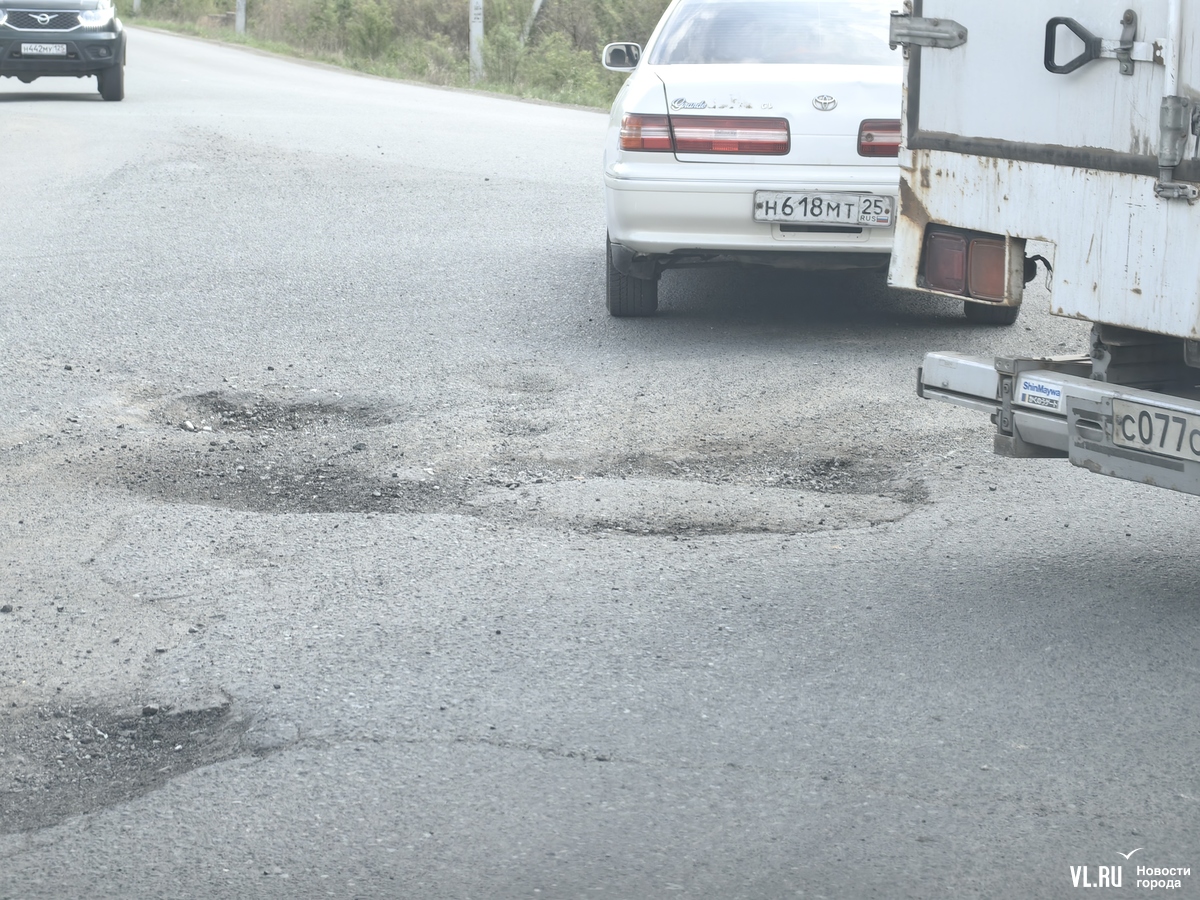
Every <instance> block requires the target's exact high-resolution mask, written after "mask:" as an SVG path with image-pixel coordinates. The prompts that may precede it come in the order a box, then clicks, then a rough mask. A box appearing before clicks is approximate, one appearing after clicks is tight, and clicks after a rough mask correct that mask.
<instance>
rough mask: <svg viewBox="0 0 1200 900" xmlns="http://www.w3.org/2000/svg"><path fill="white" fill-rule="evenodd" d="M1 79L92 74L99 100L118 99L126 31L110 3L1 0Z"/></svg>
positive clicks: (122, 90)
mask: <svg viewBox="0 0 1200 900" xmlns="http://www.w3.org/2000/svg"><path fill="white" fill-rule="evenodd" d="M10 2H11V4H12V5H9V4H10ZM0 75H3V76H4V77H6V78H17V79H19V80H21V81H23V82H25V83H26V84H29V82H31V81H33V80H34V79H35V78H41V77H42V76H44V75H74V76H75V77H76V78H85V77H87V76H88V75H95V76H96V81H97V82H98V84H99V87H100V96H101V97H103V98H104V99H105V100H121V99H123V98H124V97H125V29H124V28H123V27H122V25H121V21H120V20H119V19H118V18H117V12H116V10H115V9H114V8H113V5H112V0H0Z"/></svg>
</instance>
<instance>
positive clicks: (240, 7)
mask: <svg viewBox="0 0 1200 900" xmlns="http://www.w3.org/2000/svg"><path fill="white" fill-rule="evenodd" d="M236 16H237V17H236V18H235V19H234V30H235V31H236V32H237V33H238V34H245V33H246V0H237V14H236Z"/></svg>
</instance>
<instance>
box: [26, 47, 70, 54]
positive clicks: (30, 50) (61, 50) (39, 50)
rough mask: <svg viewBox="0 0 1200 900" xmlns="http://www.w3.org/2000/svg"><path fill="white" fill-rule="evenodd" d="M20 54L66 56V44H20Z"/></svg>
mask: <svg viewBox="0 0 1200 900" xmlns="http://www.w3.org/2000/svg"><path fill="white" fill-rule="evenodd" d="M21 55H22V56H66V55H67V45H66V44H22V45H21Z"/></svg>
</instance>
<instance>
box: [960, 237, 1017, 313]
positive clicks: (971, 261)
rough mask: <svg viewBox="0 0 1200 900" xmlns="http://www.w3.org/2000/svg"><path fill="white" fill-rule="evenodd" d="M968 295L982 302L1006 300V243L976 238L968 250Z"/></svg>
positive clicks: (994, 239)
mask: <svg viewBox="0 0 1200 900" xmlns="http://www.w3.org/2000/svg"><path fill="white" fill-rule="evenodd" d="M967 266H968V268H967V293H968V294H970V295H971V296H972V297H976V298H978V299H980V300H995V301H1001V300H1003V299H1004V284H1005V280H1006V279H1005V276H1006V275H1007V263H1006V261H1005V254H1004V241H1003V240H998V239H996V238H976V239H975V240H973V241H971V245H970V246H969V247H968V248H967Z"/></svg>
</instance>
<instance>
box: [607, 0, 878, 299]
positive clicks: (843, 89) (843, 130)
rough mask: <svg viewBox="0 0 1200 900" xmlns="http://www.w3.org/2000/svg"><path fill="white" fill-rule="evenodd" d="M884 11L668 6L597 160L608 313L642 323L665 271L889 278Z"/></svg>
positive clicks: (849, 4)
mask: <svg viewBox="0 0 1200 900" xmlns="http://www.w3.org/2000/svg"><path fill="white" fill-rule="evenodd" d="M896 5H897V4H896V2H895V0H674V2H673V3H672V4H671V5H670V6H669V7H668V8H667V11H666V12H665V13H664V14H663V17H662V20H661V21H660V22H659V24H658V27H657V28H656V29H655V31H654V33H653V35H651V37H650V40H649V42H648V43H647V45H646V47H645V48H644V50H643V48H642V47H640V46H639V45H637V44H631V43H617V44H609V45H608V46H607V47H605V49H604V64H605V67H606V68H608V69H611V70H613V71H621V72H630V73H631V74H630V77H629V78H628V80H627V81H626V83H625V85H624V87H623V88H622V89H621V92H620V93H619V94H618V95H617V98H616V100H615V101H614V103H613V107H612V116H611V119H610V122H609V128H608V135H607V139H606V142H605V150H604V185H605V205H606V211H607V219H608V241H607V244H608V278H607V295H608V296H607V301H608V310H609V312H610V313H611V314H612V315H614V316H646V315H651V314H653V313H654V311H655V310H656V309H657V307H658V280H659V276H660V275H661V274H662V273H663V271H664V270H666V269H671V268H677V267H682V266H696V265H711V264H727V263H734V264H751V265H767V266H784V267H792V268H798V269H839V268H861V267H867V268H879V269H880V270H883V269H884V268H886V266H887V262H888V257H889V254H890V252H891V247H892V235H893V231H894V222H895V216H896V210H897V192H898V185H899V175H898V170H897V164H896V156H897V153H898V150H899V146H900V119H899V115H900V101H901V74H902V70H901V57H900V52H899V51H893V50H891V49H890V48H889V46H888V26H889V14H890V10H891V8H892V7H894V6H896Z"/></svg>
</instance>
